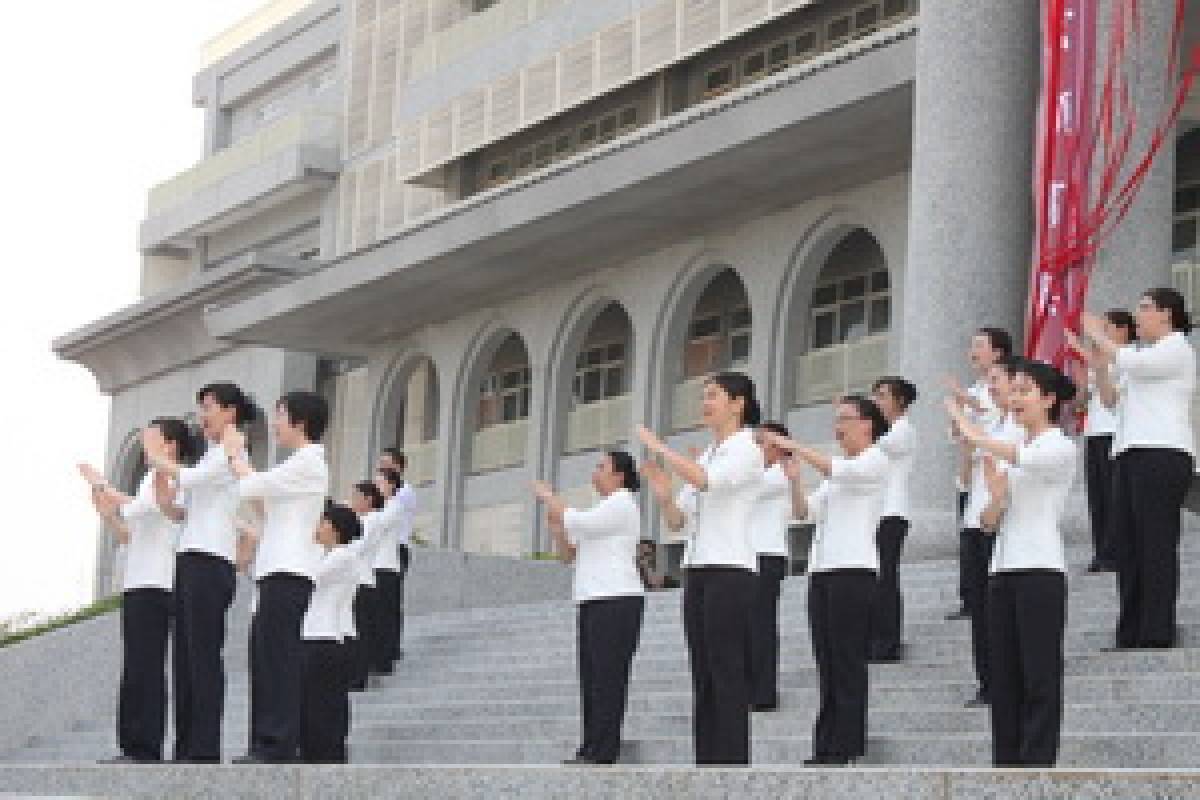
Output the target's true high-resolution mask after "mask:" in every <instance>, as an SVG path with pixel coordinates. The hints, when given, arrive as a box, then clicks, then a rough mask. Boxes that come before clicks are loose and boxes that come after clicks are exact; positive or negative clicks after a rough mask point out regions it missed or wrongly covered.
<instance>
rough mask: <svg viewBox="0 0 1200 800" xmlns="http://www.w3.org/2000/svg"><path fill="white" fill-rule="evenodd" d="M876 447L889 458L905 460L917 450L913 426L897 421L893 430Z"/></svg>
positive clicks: (882, 437)
mask: <svg viewBox="0 0 1200 800" xmlns="http://www.w3.org/2000/svg"><path fill="white" fill-rule="evenodd" d="M875 445H876V446H877V447H878V448H879V449H880V450H882V451H883V454H884V455H885V456H887V457H888V458H891V459H897V458H904V457H905V456H907V455H909V454H910V453H912V452H913V450H914V449H916V436H914V435H913V429H912V426H911V425H909V424H908V423H907V422H902V421H901V420H897V421H896V424H894V425H892V428H891V430H889V431H888V432H887V433H885V434H884V435H883V436H881V437H880V439H879V441H878V442H876V443H875Z"/></svg>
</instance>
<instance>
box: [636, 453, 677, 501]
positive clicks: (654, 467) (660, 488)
mask: <svg viewBox="0 0 1200 800" xmlns="http://www.w3.org/2000/svg"><path fill="white" fill-rule="evenodd" d="M641 472H642V477H643V478H644V479H645V480H646V485H647V486H649V487H650V491H651V492H653V493H654V496H655V497H657V498H658V499H659V500H665V499H667V498H669V497H670V496H671V488H672V487H671V476H670V475H668V474H667V471H666V470H665V469H663V468H662V465H661V464H659V463H658V462H657V461H653V460H651V459H646V460H644V461H643V462H642V469H641Z"/></svg>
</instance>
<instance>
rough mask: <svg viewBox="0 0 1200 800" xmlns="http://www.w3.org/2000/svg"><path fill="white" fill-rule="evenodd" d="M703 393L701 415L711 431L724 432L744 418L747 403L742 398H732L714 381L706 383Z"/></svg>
mask: <svg viewBox="0 0 1200 800" xmlns="http://www.w3.org/2000/svg"><path fill="white" fill-rule="evenodd" d="M702 391H703V396H702V397H701V401H700V408H701V414H702V417H703V419H704V424H705V425H706V426H707V427H708V428H709V429H710V430H714V431H716V430H724V429H726V428H728V427H729V426H730V425H736V424H737V422H738V420H740V419H741V418H742V408H743V406H744V405H745V403H744V401H743V400H742V399H741V398H738V399H736V400H735V399H734V398H732V397H730V396H729V395H728V394H726V393H725V390H724V389H722V388H721V387H720V386H719V385H718V384H716V383H715V382H713V381H707V382H705V384H704V389H703V390H702Z"/></svg>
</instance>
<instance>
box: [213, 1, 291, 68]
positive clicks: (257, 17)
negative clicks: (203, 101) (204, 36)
mask: <svg viewBox="0 0 1200 800" xmlns="http://www.w3.org/2000/svg"><path fill="white" fill-rule="evenodd" d="M312 4H313V0H272V1H271V2H269V3H267V4H266V5H264V6H262V7H261V8H259V9H258V10H257V11H254V12H252V13H251V14H250V15H249V16H246V17H244V18H242V20H241V21H239V22H236V23H234V24H233V25H231V26H230V27H228V28H226V29H225V30H223V31H221V32H220V33H218V34H217V35H216V36H214V37H213V38H211V39H209V40H208V41H207V42H205V43H204V44H203V45H202V46H201V48H200V67H201V69H203V68H204V67H207V66H210V65H212V64H215V63H217V62H218V61H220V60H221V59H222V58H224V57H225V56H227V55H229V54H230V53H232V52H233V51H234V50H237V49H238V48H239V47H241V46H242V45H244V44H246V43H247V42H250V41H253V40H254V39H256V38H258V37H259V36H261V35H262V34H264V33H266V32H267V31H269V30H271V28H274V27H275V26H276V25H278V24H279V23H281V22H283V21H284V20H285V19H287V18H288V17H290V16H292V15H293V14H297V13H299V12H300V11H303V10H304V9H305V8H307V7H308V6H310V5H312Z"/></svg>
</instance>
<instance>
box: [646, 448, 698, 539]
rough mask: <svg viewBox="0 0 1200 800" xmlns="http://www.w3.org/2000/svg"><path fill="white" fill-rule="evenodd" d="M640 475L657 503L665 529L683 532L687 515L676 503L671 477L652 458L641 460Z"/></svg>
mask: <svg viewBox="0 0 1200 800" xmlns="http://www.w3.org/2000/svg"><path fill="white" fill-rule="evenodd" d="M641 473H642V477H643V478H644V479H645V481H646V485H647V486H649V487H650V493H651V494H653V495H654V499H655V500H657V501H658V507H659V509H660V510H661V511H662V516H663V521H664V522H666V523H667V527H668V528H670V529H671V531H673V532H675V533H678V532H679V531H681V530H683V526H684V525H686V524H687V514H686V513H685V512H684V510H683V509H682V508H680V507H679V504H678V503H677V502H676V498H675V491H674V487H673V486H672V485H671V476H670V475H668V474H667V472H666V470H664V469H663V468H662V466H661V465H660V464H659V463H658V462H657V461H655V460H654V459H652V458H647V459H643V461H642V469H641Z"/></svg>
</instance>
